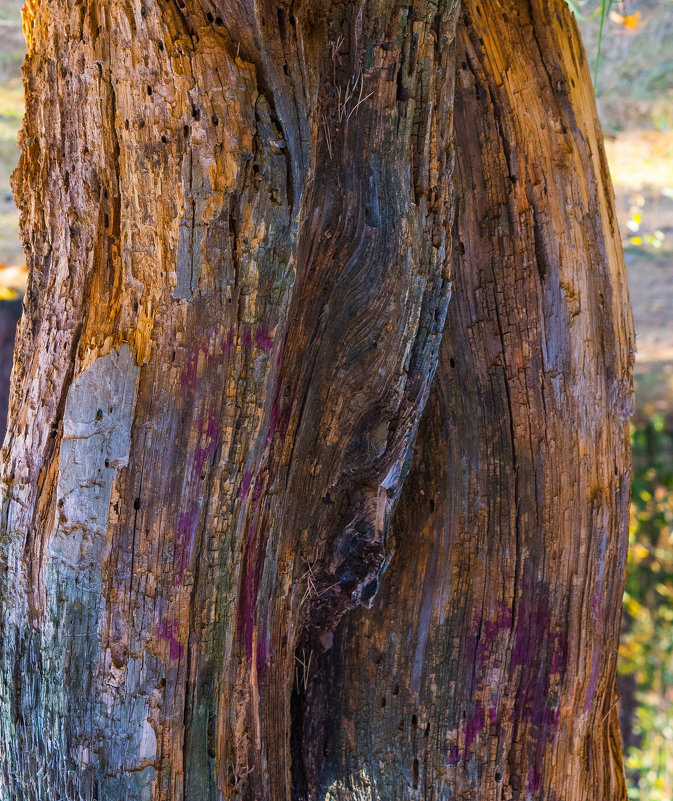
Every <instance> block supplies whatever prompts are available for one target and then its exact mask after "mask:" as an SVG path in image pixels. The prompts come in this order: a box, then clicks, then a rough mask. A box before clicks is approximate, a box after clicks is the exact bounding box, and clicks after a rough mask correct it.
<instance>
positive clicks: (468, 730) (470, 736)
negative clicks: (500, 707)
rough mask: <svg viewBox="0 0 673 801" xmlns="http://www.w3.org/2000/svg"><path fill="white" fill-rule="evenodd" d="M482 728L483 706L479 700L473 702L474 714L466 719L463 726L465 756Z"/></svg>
mask: <svg viewBox="0 0 673 801" xmlns="http://www.w3.org/2000/svg"><path fill="white" fill-rule="evenodd" d="M483 728H484V707H483V706H482V705H481V703H480V702H479V701H477V703H476V704H475V708H474V715H472V717H471V718H470V719H469V720H468V721H467V724H466V726H465V756H466V757H467V755H468V751H469V750H470V747H471V746H472V743H473V742H474V741H475V740H476V738H477V735H478V734H479V732H480V731H481V730H482V729H483Z"/></svg>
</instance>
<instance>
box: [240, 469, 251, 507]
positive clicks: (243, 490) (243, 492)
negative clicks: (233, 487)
mask: <svg viewBox="0 0 673 801" xmlns="http://www.w3.org/2000/svg"><path fill="white" fill-rule="evenodd" d="M251 481H252V473H251V472H250V471H249V470H246V471H245V473H243V481H241V486H240V487H239V488H238V497H239V498H242V499H243V500H245V499H246V498H247V497H248V492H249V491H250V482H251Z"/></svg>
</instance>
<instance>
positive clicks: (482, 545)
mask: <svg viewBox="0 0 673 801" xmlns="http://www.w3.org/2000/svg"><path fill="white" fill-rule="evenodd" d="M533 8H534V10H533V11H532V12H531V10H530V9H529V7H528V6H527V5H524V4H521V5H520V4H518V3H513V4H512V8H511V13H509V12H508V15H507V16H505V15H503V13H502V9H501V8H500V7H499V6H498V7H497V8H496V7H495V6H493V7H492V8H487V7H485V6H483V5H482V6H481V8H480V9H478V8H477V6H476V5H475V6H474V8H472V7H471V6H470V5H469V4H468V16H466V17H465V22H464V25H463V28H462V34H461V38H460V40H459V43H458V46H459V49H460V50H461V53H463V51H464V54H463V55H460V56H459V58H458V71H457V72H456V61H455V58H456V38H455V36H454V30H455V25H456V23H457V17H458V12H459V9H458V5H457V4H456V3H454V2H448V0H441V1H440V2H439V3H431V2H429V1H428V0H413V2H395V1H394V0H368V2H364V3H354V2H340V3H328V2H320V0H314V1H313V2H302V3H291V4H288V3H285V2H282V3H279V4H275V3H271V2H267V0H245V2H243V0H240V2H238V1H237V2H224V0H221V1H220V2H216V3H211V2H207V0H176V2H173V1H172V0H171V1H170V2H161V3H159V2H150V1H149V0H146V2H138V3H130V2H128V0H111V2H107V3H98V2H92V3H88V4H87V5H86V6H84V5H82V4H80V3H77V2H75V0H68V1H67V2H56V0H42V2H31V3H29V4H28V6H27V12H26V24H25V27H26V33H27V41H28V58H27V62H26V68H25V80H26V90H27V115H26V122H25V125H24V131H23V134H22V148H23V151H22V153H23V154H22V159H21V163H20V166H19V170H18V171H17V174H16V177H15V185H16V193H17V200H18V204H19V207H20V210H21V213H22V229H23V233H24V238H25V242H26V248H27V254H28V259H29V266H30V283H29V287H28V291H27V300H26V314H25V315H24V319H23V322H22V323H21V326H20V332H19V339H18V346H17V357H16V368H15V372H14V378H13V389H12V397H11V407H10V412H11V415H10V424H9V431H8V436H7V439H6V441H5V447H4V449H3V452H2V482H3V496H2V498H3V499H2V516H1V517H0V520H1V525H2V535H3V536H2V538H1V540H0V548H1V551H0V555H1V562H0V564H1V568H2V572H1V574H0V598H1V599H2V600H1V603H2V607H1V610H2V632H3V637H2V649H1V652H0V657H1V660H2V663H1V666H0V667H1V671H0V743H1V746H0V747H1V748H2V749H3V760H2V766H1V767H0V798H2V799H3V801H4V799H8V801H18V799H22V800H23V799H30V801H33V799H40V800H41V799H50V800H51V799H55V798H59V799H73V800H74V799H77V801H79V800H80V799H84V801H90V799H106V801H107V800H108V799H109V800H110V801H116V799H120V801H121V799H125V800H126V799H129V800H131V799H142V800H143V801H145V800H146V799H147V800H148V801H149V799H152V801H173V800H174V799H181V801H182V800H183V799H184V800H187V801H196V800H198V801H201V799H212V800H213V801H220V799H232V800H233V799H250V800H252V799H257V800H258V801H282V799H290V798H293V799H301V798H309V797H310V798H323V797H332V798H351V797H353V798H370V797H371V798H381V799H389V798H390V799H394V798H420V797H425V798H432V797H434V798H449V797H455V798H461V799H467V798H472V797H477V796H479V797H482V796H483V794H487V795H489V794H493V793H494V792H495V793H500V794H501V795H499V796H498V795H494V796H493V797H502V798H508V797H514V798H525V797H531V798H536V799H537V798H540V799H542V798H543V797H544V798H545V799H548V800H549V801H550V800H551V799H552V798H553V795H550V793H553V792H555V793H557V797H556V799H555V801H560V799H561V798H563V801H575V799H580V798H585V797H596V798H599V797H601V796H600V789H601V788H603V789H604V796H603V797H604V798H605V799H606V801H607V798H609V797H610V796H609V793H608V788H614V787H617V786H618V777H619V775H620V774H619V763H618V760H617V761H615V762H614V763H613V762H612V761H611V755H610V748H608V747H607V745H606V742H605V737H606V731H607V729H605V726H604V722H605V720H608V721H609V722H610V723H611V722H612V717H610V716H609V715H608V716H607V717H606V713H607V712H608V710H609V707H610V704H611V703H612V700H613V699H612V681H613V677H614V647H615V636H616V620H617V617H618V612H617V610H618V608H619V590H620V588H621V573H620V570H621V561H620V560H622V559H623V544H624V541H623V535H624V531H625V528H624V526H625V520H624V509H625V504H626V499H627V495H628V450H627V440H626V428H625V426H626V422H625V420H626V416H627V414H628V401H629V392H630V388H629V371H630V367H629V354H630V347H631V327H630V322H629V320H628V318H627V316H626V315H627V312H626V309H627V308H628V303H627V298H626V295H625V286H624V272H623V264H622V262H621V256H620V254H619V252H618V247H619V239H618V236H617V232H616V230H614V227H613V226H614V222H613V218H612V216H611V211H612V200H611V197H610V196H609V195H607V194H606V191H607V190H606V186H607V183H606V182H607V175H606V173H605V167H604V160H603V159H602V155H601V154H602V150H601V144H600V135H599V133H598V128H597V123H596V121H595V115H594V111H593V98H592V97H591V89H590V83H589V79H588V74H587V71H586V67H585V65H582V63H581V59H582V58H583V56H582V53H581V47H580V46H579V45H578V39H577V33H576V31H575V29H574V27H573V26H572V25H571V23H570V21H569V18H568V15H567V13H566V12H564V10H563V9H564V8H565V7H564V6H563V4H562V3H561V2H560V0H558V2H557V3H555V4H552V5H547V4H546V3H544V2H541V3H539V4H535V5H534V7H533ZM531 13H532V14H533V19H532V20H531V19H530V17H529V14H531ZM545 25H549V30H546V29H545ZM535 34H536V36H535ZM480 37H481V38H482V39H483V42H484V44H483V49H482V45H481V44H480V41H481V40H480ZM462 59H465V65H466V66H463V62H462ZM573 59H574V61H573ZM531 75H532V76H535V77H534V80H533V81H532V82H530V83H528V82H527V80H528V76H531ZM456 76H457V81H458V84H457V85H458V94H459V97H458V104H457V106H456V110H457V112H458V114H459V117H458V118H457V132H456V133H457V142H456V148H457V154H458V155H457V159H456V163H457V170H456V176H455V190H454V191H455V193H456V204H457V206H456V207H457V209H458V219H457V226H456V228H455V230H454V232H453V234H452V232H451V219H452V211H453V200H452V195H451V192H452V189H451V181H452V165H453V161H454V147H453V144H452V139H451V137H452V124H453V116H454V108H453V98H454V82H455V80H456ZM524 79H526V80H524ZM573 81H574V84H573ZM477 87H479V89H477ZM485 93H490V94H485ZM559 126H560V127H559ZM508 159H509V163H508V161H507V160H508ZM510 176H511V177H510ZM452 239H453V240H454V250H456V248H457V253H458V256H457V257H456V258H454V265H453V270H454V276H453V279H452V280H453V285H454V299H453V301H452V306H451V308H452V312H451V319H450V322H449V326H448V329H447V331H446V333H445V336H444V345H443V351H442V367H441V372H440V375H439V379H438V381H437V382H436V385H435V387H436V389H435V393H434V395H433V399H432V400H431V402H430V404H429V406H428V410H427V414H426V417H425V419H424V421H423V424H422V430H421V435H420V439H419V440H418V448H417V452H416V461H415V463H414V467H413V469H412V473H411V475H410V477H409V479H408V480H407V482H406V484H404V497H403V499H402V501H401V503H400V504H399V506H398V513H397V516H396V519H395V520H396V522H395V524H394V526H393V534H392V536H391V534H390V533H389V528H390V525H389V524H390V521H391V518H392V516H393V514H394V512H395V506H396V502H397V500H398V497H399V495H400V492H401V491H402V488H403V483H404V479H405V475H406V472H407V470H408V465H409V460H410V458H411V452H412V446H413V442H414V438H415V435H416V431H417V427H418V423H419V419H420V416H421V413H422V412H423V408H424V406H425V404H426V399H427V396H428V393H429V391H430V384H431V382H432V379H433V375H434V372H435V367H436V364H437V360H438V356H439V348H440V343H441V339H442V331H443V329H444V323H445V318H446V313H447V305H449V280H450V267H451V247H452V245H451V240H452ZM463 248H464V250H465V252H464V253H463ZM452 360H453V362H452ZM454 363H455V366H452V365H453V364H454ZM543 379H544V384H542V383H541V381H542V380H543ZM426 486H427V488H425V489H424V487H426ZM421 491H423V492H424V493H425V494H424V495H423V494H421ZM431 501H434V508H432V509H431V508H430V506H429V504H430V502H431ZM426 518H427V520H426ZM394 544H395V547H394ZM395 550H396V551H397V554H396V555H395V556H394V561H393V563H392V565H391V567H390V569H389V570H388V572H384V571H385V568H386V566H387V565H388V563H389V561H390V559H391V558H393V554H394V551H395ZM379 587H381V589H380V590H379ZM377 590H378V591H379V594H378V596H377ZM482 598H483V599H484V602H483V604H482V603H481V600H479V601H478V600H477V599H482ZM372 604H374V606H373V608H372V609H367V610H366V611H363V612H362V613H361V614H360V613H354V612H353V610H354V608H355V607H358V606H364V607H371V606H372ZM392 610H394V612H393V611H392ZM398 610H399V611H398ZM345 613H348V614H347V616H346V618H344V619H347V620H348V621H349V622H348V623H346V624H344V625H342V626H341V628H339V629H338V631H337V633H336V635H335V633H334V632H335V630H336V629H337V627H338V625H339V621H340V620H341V619H342V618H343V616H344V614H345ZM492 626H496V630H494V631H493V632H492V634H487V632H491V627H492ZM479 627H481V631H482V633H481V634H480V633H479V631H480V628H479ZM498 627H499V628H498ZM525 634H528V635H529V636H528V638H526V637H524V635H525ZM335 636H336V639H334V638H335ZM370 638H371V639H370ZM489 638H490V639H489ZM487 640H488V645H487V646H485V645H484V643H485V642H486V641H487ZM333 643H334V645H333ZM377 643H378V644H377ZM375 649H377V650H375ZM384 670H386V671H389V675H388V679H386V681H388V682H389V683H390V684H391V686H390V688H389V689H388V690H386V691H385V692H383V691H382V690H381V688H380V685H379V683H378V678H377V677H378V676H379V674H381V675H382V673H381V671H384ZM369 671H374V673H375V674H376V675H374V673H373V674H372V675H370V673H369ZM377 671H378V672H379V673H377ZM393 675H399V677H400V678H399V683H398V684H397V685H396V686H397V690H396V691H395V686H393V678H392V677H393ZM395 681H397V679H395ZM325 682H329V683H328V684H326V683H325ZM354 682H355V684H354ZM339 687H343V688H344V689H343V690H339V689H338V688H339ZM495 688H497V691H496V689H495ZM496 692H497V695H498V699H497V702H496V701H494V698H495V695H494V694H495V693H496ZM384 697H385V699H386V705H385V707H383V706H382V702H383V698H384ZM543 697H544V699H545V701H544V703H543V702H542V701H541V699H542V698H543ZM487 703H491V704H495V706H496V709H495V713H494V714H495V716H496V720H495V722H494V723H493V724H492V725H493V726H501V729H498V732H500V734H498V732H495V733H494V738H495V739H493V740H491V739H489V737H488V734H489V733H490V730H487V717H488V716H490V714H491V711H490V710H491V707H489V708H488V712H487V711H486V706H485V705H486V704H487ZM353 704H357V705H358V708H357V709H355V710H353V709H352V705H353ZM395 704H397V707H396V706H395ZM585 707H586V708H585ZM398 708H399V712H400V714H399V715H397V713H396V709H398ZM459 710H460V711H459ZM463 711H464V712H465V714H466V716H469V717H466V719H465V720H466V722H462V723H461V719H459V718H460V714H462V712H463ZM384 713H385V715H389V717H385V716H384ZM430 717H432V721H433V725H432V728H431V729H427V728H425V727H426V725H427V723H428V721H429V720H430ZM393 718H395V720H394V724H393V723H391V721H392V720H393ZM414 721H415V722H414ZM488 721H489V723H488V725H489V726H490V725H491V723H490V717H488ZM400 724H401V728H399V729H398V727H399V726H400ZM590 732H593V733H592V734H590ZM424 734H427V737H425V739H423V740H422V742H423V743H425V745H424V746H423V748H425V750H422V749H421V747H420V746H419V743H421V739H422V738H423V735H424ZM571 735H572V736H571ZM575 735H576V739H573V738H572V737H573V736H575ZM442 738H443V739H442ZM495 743H497V745H496V744H495ZM321 749H322V750H321ZM456 749H458V750H456ZM473 754H476V756H473ZM496 763H497V765H500V766H501V767H500V768H499V770H500V776H501V778H500V779H498V780H497V781H496V779H495V772H493V773H492V772H491V771H495V766H496ZM553 766H556V767H557V768H558V776H557V777H556V778H554V776H556V774H555V773H554V771H553V769H552V767H553ZM581 771H584V772H583V773H582V772H581ZM601 771H604V772H606V771H607V773H606V774H605V775H606V776H607V778H605V779H604V780H600V779H599V778H598V777H599V776H600V775H601ZM568 772H571V773H573V774H574V773H575V772H577V775H574V779H573V781H575V784H574V785H572V784H570V783H567V784H564V783H563V782H564V781H566V777H567V775H568ZM552 774H553V775H552ZM610 776H612V779H610ZM581 777H587V778H586V781H587V782H589V784H587V785H586V787H593V788H595V790H596V793H595V794H594V796H591V795H582V793H585V792H586V790H585V785H583V784H580V782H581V781H582V779H581ZM601 781H602V784H601ZM610 781H613V784H610ZM494 782H495V784H494ZM531 782H532V784H531ZM536 783H537V784H536ZM496 787H497V788H498V789H495V788H496ZM505 787H507V788H509V791H508V792H510V795H509V796H508V795H507V794H506V792H505V789H504V788H505ZM330 788H331V789H330ZM561 788H565V789H563V790H562V792H563V793H564V795H563V796H560V795H558V793H559V792H561ZM543 792H544V793H546V795H544V796H543V795H542V793H543ZM330 793H331V795H329V794H330ZM423 793H424V794H425V795H422V794H423ZM450 793H452V794H453V795H450ZM573 793H574V794H573ZM433 794H434V795H433Z"/></svg>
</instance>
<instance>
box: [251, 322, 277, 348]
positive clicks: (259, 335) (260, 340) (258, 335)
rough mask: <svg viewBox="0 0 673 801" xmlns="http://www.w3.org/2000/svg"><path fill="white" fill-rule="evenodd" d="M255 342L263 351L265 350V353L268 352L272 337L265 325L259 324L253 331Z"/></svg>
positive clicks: (271, 345)
mask: <svg viewBox="0 0 673 801" xmlns="http://www.w3.org/2000/svg"><path fill="white" fill-rule="evenodd" d="M255 342H256V343H257V344H258V345H259V347H260V348H261V349H262V350H263V351H266V353H269V352H270V351H271V350H272V349H273V337H272V336H271V334H270V333H269V330H268V329H267V328H266V327H263V326H260V327H259V328H258V329H257V331H255Z"/></svg>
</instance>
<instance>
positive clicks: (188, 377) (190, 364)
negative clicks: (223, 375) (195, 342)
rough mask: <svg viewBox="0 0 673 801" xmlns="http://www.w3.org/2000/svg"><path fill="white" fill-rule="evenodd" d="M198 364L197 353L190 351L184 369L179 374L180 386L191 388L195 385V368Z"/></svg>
mask: <svg viewBox="0 0 673 801" xmlns="http://www.w3.org/2000/svg"><path fill="white" fill-rule="evenodd" d="M198 364H199V354H198V353H191V354H190V355H189V358H188V359H187V364H186V365H185V369H184V370H183V371H182V373H181V374H180V386H181V387H182V388H183V389H184V388H185V387H189V388H193V387H195V386H196V370H197V367H198Z"/></svg>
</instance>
